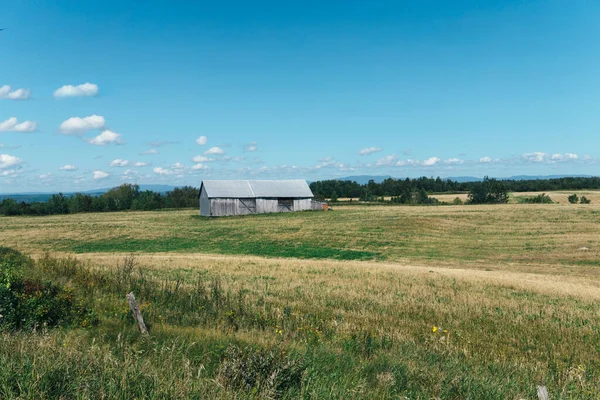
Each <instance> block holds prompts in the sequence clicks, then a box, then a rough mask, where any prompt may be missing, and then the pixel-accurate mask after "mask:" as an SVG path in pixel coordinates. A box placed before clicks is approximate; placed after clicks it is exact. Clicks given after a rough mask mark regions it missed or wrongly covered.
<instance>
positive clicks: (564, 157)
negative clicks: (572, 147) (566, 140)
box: [550, 153, 579, 162]
mask: <svg viewBox="0 0 600 400" xmlns="http://www.w3.org/2000/svg"><path fill="white" fill-rule="evenodd" d="M550 159H551V160H552V161H553V162H560V161H571V160H577V159H579V156H578V155H577V154H573V153H565V154H560V153H556V154H552V157H550Z"/></svg>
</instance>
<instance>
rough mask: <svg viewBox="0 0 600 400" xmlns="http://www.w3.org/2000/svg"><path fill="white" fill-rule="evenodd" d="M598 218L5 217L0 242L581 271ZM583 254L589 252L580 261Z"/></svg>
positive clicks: (359, 212) (480, 211) (502, 210)
mask: <svg viewBox="0 0 600 400" xmlns="http://www.w3.org/2000/svg"><path fill="white" fill-rule="evenodd" d="M597 210H598V206H597V205H593V204H592V205H590V206H570V205H569V206H562V205H556V204H553V205H543V204H540V205H500V206H453V207H357V206H345V207H339V208H338V209H337V210H336V211H333V212H301V213H285V214H270V215H255V216H244V217H228V218H214V219H209V218H200V217H198V216H196V215H195V214H196V211H162V212H128V213H100V214H78V215H66V216H50V217H36V218H27V217H16V218H9V217H5V218H2V222H3V224H1V225H0V234H1V235H2V236H3V240H4V244H6V245H9V246H13V247H16V248H19V249H21V250H26V251H35V252H39V251H40V250H42V251H67V252H78V253H85V252H115V251H126V252H131V251H133V252H184V253H190V252H201V253H218V254H232V255H238V254H249V255H258V256H270V257H271V256H272V257H289V258H319V259H322V258H332V259H340V260H369V259H376V260H385V261H403V262H404V261H406V260H414V261H423V262H430V261H432V260H437V261H440V262H444V263H450V262H452V263H460V262H462V261H468V262H477V263H485V264H489V263H497V262H501V261H503V260H511V262H512V263H519V264H522V265H531V264H536V263H539V264H563V265H580V263H579V262H580V261H586V260H587V261H589V260H595V259H597V258H598V256H600V240H599V239H598V235H597V224H596V223H595V219H594V215H595V214H594V212H597ZM524 243H527V245H524ZM582 246H585V247H588V248H590V251H589V252H587V253H583V252H581V251H579V250H578V249H579V248H580V247H582ZM485 267H487V265H486V266H485Z"/></svg>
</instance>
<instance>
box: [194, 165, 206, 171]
mask: <svg viewBox="0 0 600 400" xmlns="http://www.w3.org/2000/svg"><path fill="white" fill-rule="evenodd" d="M192 169H194V170H199V169H208V167H207V166H206V165H204V164H196V165H194V166H192Z"/></svg>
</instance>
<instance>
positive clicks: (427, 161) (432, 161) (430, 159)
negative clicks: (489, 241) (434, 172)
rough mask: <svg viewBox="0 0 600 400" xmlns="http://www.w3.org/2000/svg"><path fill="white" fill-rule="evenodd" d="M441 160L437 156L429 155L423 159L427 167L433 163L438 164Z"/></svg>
mask: <svg viewBox="0 0 600 400" xmlns="http://www.w3.org/2000/svg"><path fill="white" fill-rule="evenodd" d="M439 161H440V159H439V158H437V157H429V158H428V159H427V160H425V161H423V165H424V166H426V167H431V166H432V165H435V164H437V163H438V162H439Z"/></svg>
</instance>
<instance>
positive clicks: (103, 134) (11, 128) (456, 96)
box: [0, 0, 600, 192]
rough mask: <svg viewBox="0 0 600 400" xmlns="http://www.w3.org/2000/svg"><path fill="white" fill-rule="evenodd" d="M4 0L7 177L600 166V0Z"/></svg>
mask: <svg viewBox="0 0 600 400" xmlns="http://www.w3.org/2000/svg"><path fill="white" fill-rule="evenodd" d="M192 3H193V4H192ZM1 8H2V10H1V11H2V12H0V28H5V30H4V31H0V59H1V60H2V61H1V62H0V192H20V191H58V190H62V191H73V190H86V189H90V188H98V187H108V186H112V185H117V184H119V183H122V182H138V183H164V184H172V185H182V184H192V185H195V186H198V185H199V183H200V181H201V180H202V179H205V178H213V179H215V178H232V179H233V178H256V179H271V178H304V179H308V180H317V179H323V178H332V177H341V176H348V175H362V174H369V175H387V174H389V175H392V176H397V177H405V176H411V177H414V176H422V175H426V176H438V175H439V176H443V177H447V176H461V175H472V176H483V175H490V176H498V177H503V176H510V175H517V174H544V175H545V174H600V167H599V165H598V163H597V160H598V158H600V135H599V133H600V132H599V130H600V122H599V119H600V114H599V113H598V110H599V106H600V95H599V93H600V77H599V76H600V75H598V71H600V51H598V50H600V48H599V47H600V45H599V44H598V40H597V39H598V37H600V25H599V24H598V23H597V21H598V20H599V18H600V3H598V2H567V1H564V0H563V1H553V0H546V1H492V0H490V1H485V2H481V1H459V0H457V1H451V2H449V1H427V0H425V1H418V2H415V1H411V2H408V1H398V0H396V1H372V2H366V1H328V2H323V1H310V0H309V1H289V2H282V1H256V2H247V1H223V2H202V1H198V2H187V1H186V2H184V1H171V2H166V1H152V0H149V1H146V2H143V3H142V2H138V1H124V0H121V1H112V0H107V1H103V2H91V1H79V0H78V1H69V0H62V1H60V2H53V1H47V0H37V1H27V0H21V1H10V2H4V3H3V4H2V6H1ZM201 137H204V139H200V138H201Z"/></svg>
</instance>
